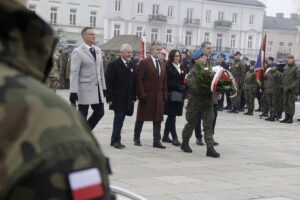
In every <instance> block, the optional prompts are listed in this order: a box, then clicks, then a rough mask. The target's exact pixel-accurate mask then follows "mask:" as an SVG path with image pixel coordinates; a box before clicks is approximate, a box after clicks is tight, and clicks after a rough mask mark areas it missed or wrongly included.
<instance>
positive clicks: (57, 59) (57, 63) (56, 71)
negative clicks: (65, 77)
mask: <svg viewBox="0 0 300 200" xmlns="http://www.w3.org/2000/svg"><path fill="white" fill-rule="evenodd" d="M61 68H62V58H61V54H60V53H59V52H58V51H54V53H53V67H52V69H51V71H50V73H49V77H50V78H56V79H57V80H59V78H60V73H61Z"/></svg>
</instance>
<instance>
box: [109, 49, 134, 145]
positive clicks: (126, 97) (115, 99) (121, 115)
mask: <svg viewBox="0 0 300 200" xmlns="http://www.w3.org/2000/svg"><path fill="white" fill-rule="evenodd" d="M120 51H121V56H120V57H119V58H118V59H116V60H115V61H112V62H111V63H109V65H108V68H107V70H106V74H105V79H106V87H107V90H106V101H107V103H108V104H109V109H110V110H113V111H114V112H115V116H114V122H113V131H112V136H111V143H110V145H111V146H113V147H115V148H117V149H121V148H124V147H125V145H123V144H122V143H121V130H122V127H123V122H124V119H125V116H126V115H127V116H132V114H133V108H134V102H135V100H136V80H135V68H134V66H133V64H132V63H131V62H130V59H131V57H132V47H131V46H130V45H129V44H123V45H122V46H121V49H120Z"/></svg>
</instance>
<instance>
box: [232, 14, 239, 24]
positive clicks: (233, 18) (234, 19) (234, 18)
mask: <svg viewBox="0 0 300 200" xmlns="http://www.w3.org/2000/svg"><path fill="white" fill-rule="evenodd" d="M237 16H238V14H237V13H233V15H232V23H233V24H236V22H237Z"/></svg>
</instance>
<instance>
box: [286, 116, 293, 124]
mask: <svg viewBox="0 0 300 200" xmlns="http://www.w3.org/2000/svg"><path fill="white" fill-rule="evenodd" d="M285 123H287V124H292V123H293V115H289V118H288V120H286V122H285Z"/></svg>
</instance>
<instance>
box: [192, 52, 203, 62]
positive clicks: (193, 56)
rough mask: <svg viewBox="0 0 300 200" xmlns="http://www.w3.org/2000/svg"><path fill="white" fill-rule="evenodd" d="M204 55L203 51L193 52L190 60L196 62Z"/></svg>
mask: <svg viewBox="0 0 300 200" xmlns="http://www.w3.org/2000/svg"><path fill="white" fill-rule="evenodd" d="M203 55H204V51H202V50H201V49H199V50H197V51H195V52H194V53H193V55H192V59H194V60H197V59H198V58H200V57H201V56H203Z"/></svg>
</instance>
